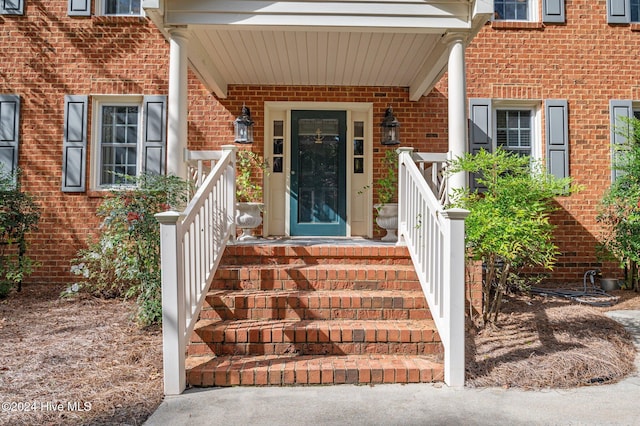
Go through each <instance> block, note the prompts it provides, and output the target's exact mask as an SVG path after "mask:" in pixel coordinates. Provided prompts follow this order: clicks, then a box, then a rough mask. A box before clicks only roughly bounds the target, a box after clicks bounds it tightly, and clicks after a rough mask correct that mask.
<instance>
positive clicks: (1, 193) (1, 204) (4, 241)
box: [0, 170, 40, 298]
mask: <svg viewBox="0 0 640 426" xmlns="http://www.w3.org/2000/svg"><path fill="white" fill-rule="evenodd" d="M39 220H40V207H39V206H38V204H37V203H36V202H35V201H34V199H33V197H32V196H31V195H30V194H28V193H26V192H24V191H22V186H21V182H20V173H19V171H18V172H16V173H7V172H5V171H3V170H0V298H4V297H6V296H7V295H8V294H9V292H10V291H11V289H12V288H13V287H14V286H15V285H17V286H18V291H21V290H22V280H23V279H24V278H25V277H26V276H28V275H30V274H31V273H32V272H33V268H34V267H35V266H37V265H38V263H37V262H34V261H33V260H32V259H31V258H29V257H28V256H26V252H27V240H26V236H27V234H28V233H29V232H32V231H35V230H37V228H38V221H39Z"/></svg>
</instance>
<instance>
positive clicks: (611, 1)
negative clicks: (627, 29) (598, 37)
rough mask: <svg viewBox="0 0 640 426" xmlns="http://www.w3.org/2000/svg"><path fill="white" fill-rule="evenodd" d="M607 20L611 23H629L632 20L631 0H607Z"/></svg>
mask: <svg viewBox="0 0 640 426" xmlns="http://www.w3.org/2000/svg"><path fill="white" fill-rule="evenodd" d="M607 22H608V23H609V24H628V23H630V22H631V1H630V0H607Z"/></svg>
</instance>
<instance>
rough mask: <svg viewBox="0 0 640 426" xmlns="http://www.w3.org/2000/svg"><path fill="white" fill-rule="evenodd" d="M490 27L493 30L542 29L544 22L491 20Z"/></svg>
mask: <svg viewBox="0 0 640 426" xmlns="http://www.w3.org/2000/svg"><path fill="white" fill-rule="evenodd" d="M491 28H492V29H494V30H543V29H544V24H543V23H542V22H528V21H492V22H491Z"/></svg>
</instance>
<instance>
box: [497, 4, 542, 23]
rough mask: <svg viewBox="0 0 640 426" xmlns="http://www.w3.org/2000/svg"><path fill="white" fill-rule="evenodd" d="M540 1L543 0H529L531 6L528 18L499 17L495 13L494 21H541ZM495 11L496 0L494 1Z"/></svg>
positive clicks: (528, 10)
mask: <svg viewBox="0 0 640 426" xmlns="http://www.w3.org/2000/svg"><path fill="white" fill-rule="evenodd" d="M540 1H541V0H527V2H528V3H529V7H528V9H527V19H497V18H496V16H495V13H494V16H493V21H497V22H539V21H540V20H541V17H540V9H541V8H540ZM494 11H495V1H494Z"/></svg>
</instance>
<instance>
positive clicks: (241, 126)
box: [233, 105, 254, 144]
mask: <svg viewBox="0 0 640 426" xmlns="http://www.w3.org/2000/svg"><path fill="white" fill-rule="evenodd" d="M253 124H254V123H253V121H252V120H251V111H249V108H247V107H246V106H244V105H242V113H241V114H240V115H239V116H238V118H236V120H235V121H234V122H233V127H234V129H235V133H236V138H235V143H243V144H246V143H253Z"/></svg>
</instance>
